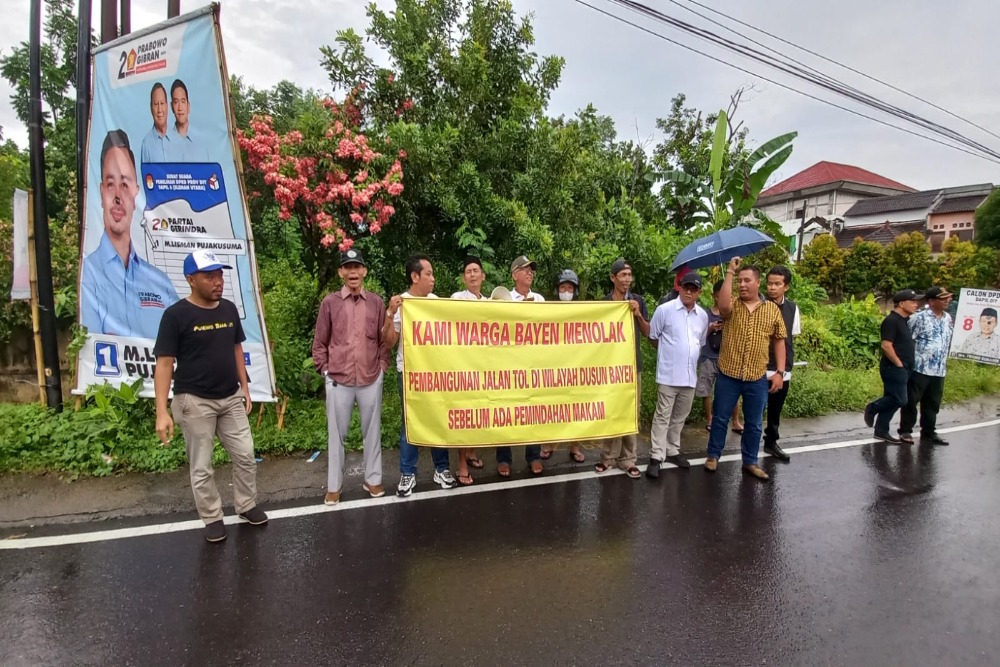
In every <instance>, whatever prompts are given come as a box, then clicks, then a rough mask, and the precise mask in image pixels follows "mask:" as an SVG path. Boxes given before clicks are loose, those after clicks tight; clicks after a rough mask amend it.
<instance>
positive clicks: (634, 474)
mask: <svg viewBox="0 0 1000 667" xmlns="http://www.w3.org/2000/svg"><path fill="white" fill-rule="evenodd" d="M625 474H626V475H628V476H629V477H631V478H632V479H639V478H640V477H642V473H641V472H639V469H638V468H636V467H635V466H632V467H631V468H629V469H628V470H626V471H625Z"/></svg>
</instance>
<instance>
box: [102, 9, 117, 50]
mask: <svg viewBox="0 0 1000 667" xmlns="http://www.w3.org/2000/svg"><path fill="white" fill-rule="evenodd" d="M115 39H118V8H117V7H115V0H101V44H107V43H108V42H111V41H114V40H115Z"/></svg>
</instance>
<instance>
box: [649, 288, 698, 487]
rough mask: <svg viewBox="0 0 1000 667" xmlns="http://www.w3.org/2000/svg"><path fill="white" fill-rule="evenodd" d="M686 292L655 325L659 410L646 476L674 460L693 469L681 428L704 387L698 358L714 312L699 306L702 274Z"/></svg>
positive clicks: (665, 307) (660, 310) (656, 316)
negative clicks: (696, 393)
mask: <svg viewBox="0 0 1000 667" xmlns="http://www.w3.org/2000/svg"><path fill="white" fill-rule="evenodd" d="M680 288H681V289H680V294H679V295H678V297H677V298H676V299H674V300H672V301H667V302H666V303H664V304H662V305H660V306H658V307H657V308H656V311H655V312H654V313H653V319H652V320H651V321H650V322H649V339H650V342H652V344H653V347H655V348H656V388H657V400H656V412H655V413H654V414H653V428H652V430H651V431H650V440H652V448H651V450H650V453H649V465H648V466H647V467H646V476H647V477H649V478H651V479H656V478H657V477H659V476H660V466H661V465H662V464H663V462H664V461H668V462H670V463H672V464H674V465H675V466H677V467H678V468H689V467H691V464H690V463H688V461H687V459H685V458H684V457H683V456H682V455H681V448H680V447H681V429H683V428H684V420H686V419H687V417H688V414H690V413H691V404H692V403H693V402H694V389H695V386H696V385H697V384H698V357H699V356H700V355H701V348H702V346H703V345H704V344H705V338H706V336H707V334H708V313H706V312H705V310H704V309H703V308H702V307H701V306H699V305H698V297H699V296H701V276H700V275H698V274H697V273H696V272H694V271H690V272H688V273H687V274H685V275H684V277H683V278H682V279H681V285H680Z"/></svg>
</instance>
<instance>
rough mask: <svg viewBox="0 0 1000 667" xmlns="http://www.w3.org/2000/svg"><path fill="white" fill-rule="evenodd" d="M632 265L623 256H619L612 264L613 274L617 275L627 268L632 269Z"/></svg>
mask: <svg viewBox="0 0 1000 667" xmlns="http://www.w3.org/2000/svg"><path fill="white" fill-rule="evenodd" d="M631 268H632V265H631V264H629V263H628V262H626V261H625V259H624V258H623V257H619V258H618V259H616V260H615V261H614V262H613V263H612V264H611V275H613V276H617V275H618V274H619V273H621V272H622V271H624V270H625V269H631Z"/></svg>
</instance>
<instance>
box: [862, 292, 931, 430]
mask: <svg viewBox="0 0 1000 667" xmlns="http://www.w3.org/2000/svg"><path fill="white" fill-rule="evenodd" d="M921 296H922V295H921V294H919V293H917V292H915V291H914V290H911V289H904V290H900V291H898V292H896V294H894V295H893V297H892V303H893V306H894V307H893V309H892V311H891V312H890V313H889V314H888V315H887V316H886V318H885V319H884V320H882V327H881V329H882V359H881V361H879V369H878V370H879V375H880V376H882V398H880V399H878V400H876V401H872V402H871V403H869V404H868V405H866V406H865V425H867V426H868V427H869V428H870V427H872V426H874V427H875V437H876V438H878V439H879V440H883V441H885V442H888V443H889V444H891V445H899V444H903V440H901V439H899V438H897V437H896V436H894V435H893V434H891V433H890V432H889V422H891V421H892V417H893V415H895V414H896V410H898V409H900V408H901V407H903V406H904V405H906V402H907V396H906V393H907V392H906V386H907V384H908V383H909V380H910V372H911V369H912V368H913V354H914V352H913V336H912V335H911V334H910V327H909V325H907V323H906V320H908V319H909V318H910V316H911V315H913V314H914V313H915V312H917V301H918V300H919V299H920V298H921ZM910 442H912V440H911V441H910Z"/></svg>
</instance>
